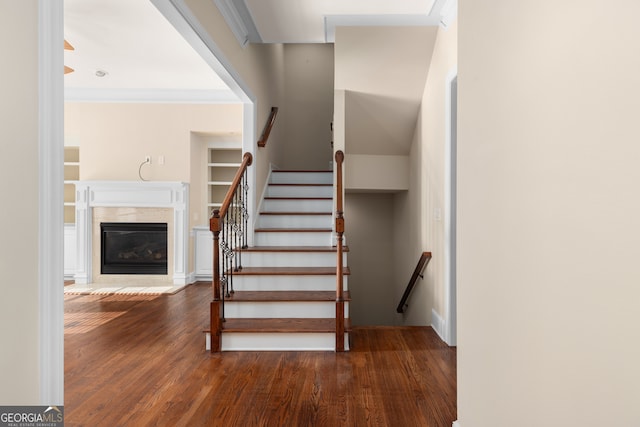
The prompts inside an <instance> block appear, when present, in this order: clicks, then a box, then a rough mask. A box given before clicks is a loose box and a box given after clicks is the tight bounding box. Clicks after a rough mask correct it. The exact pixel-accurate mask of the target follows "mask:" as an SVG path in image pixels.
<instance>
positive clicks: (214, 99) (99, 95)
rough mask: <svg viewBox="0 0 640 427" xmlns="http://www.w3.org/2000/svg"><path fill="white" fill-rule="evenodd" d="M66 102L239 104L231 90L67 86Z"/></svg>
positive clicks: (65, 92)
mask: <svg viewBox="0 0 640 427" xmlns="http://www.w3.org/2000/svg"><path fill="white" fill-rule="evenodd" d="M64 100H65V102H123V103H129V102H131V103H133V102H138V103H184V104H239V103H240V102H241V101H240V100H239V99H238V97H237V96H236V95H235V94H234V93H233V92H231V91H230V90H190V89H92V88H65V90H64Z"/></svg>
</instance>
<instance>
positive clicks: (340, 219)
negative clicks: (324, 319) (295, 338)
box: [335, 150, 344, 351]
mask: <svg viewBox="0 0 640 427" xmlns="http://www.w3.org/2000/svg"><path fill="white" fill-rule="evenodd" d="M335 159H336V227H335V228H336V230H335V231H336V253H337V260H336V261H337V262H336V265H337V267H336V351H344V289H343V288H344V287H343V280H344V276H343V275H344V268H343V265H342V254H343V242H342V238H343V235H344V216H343V214H344V211H343V205H342V204H343V203H342V191H343V186H342V163H343V162H344V153H343V152H342V151H339V150H338V151H337V152H336V156H335Z"/></svg>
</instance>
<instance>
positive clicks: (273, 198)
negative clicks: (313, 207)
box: [264, 196, 333, 200]
mask: <svg viewBox="0 0 640 427" xmlns="http://www.w3.org/2000/svg"><path fill="white" fill-rule="evenodd" d="M264 199H265V200H333V197H273V196H271V197H265V198H264Z"/></svg>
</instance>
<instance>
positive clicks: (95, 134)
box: [65, 102, 242, 226]
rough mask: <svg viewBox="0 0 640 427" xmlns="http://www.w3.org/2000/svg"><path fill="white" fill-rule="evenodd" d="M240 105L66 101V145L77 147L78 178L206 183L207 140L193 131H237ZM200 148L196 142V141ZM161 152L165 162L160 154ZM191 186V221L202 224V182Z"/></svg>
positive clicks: (238, 132)
mask: <svg viewBox="0 0 640 427" xmlns="http://www.w3.org/2000/svg"><path fill="white" fill-rule="evenodd" d="M241 132H242V106H241V105H239V104H236V105H228V104H227V105H224V104H220V105H218V104H209V105H207V104H129V103H126V104H124V103H77V102H67V103H65V144H66V145H76V146H79V147H80V179H82V180H130V181H139V180H140V178H139V176H138V171H139V169H140V164H141V163H142V162H143V161H144V159H145V156H146V155H150V156H151V157H152V163H151V164H150V165H144V166H142V168H141V169H140V171H141V175H142V177H143V178H144V179H146V180H149V181H183V182H191V180H192V178H193V179H196V178H197V177H200V178H201V179H204V181H205V182H206V179H207V178H206V177H207V174H206V171H203V170H201V169H202V168H203V167H204V162H202V161H201V159H200V160H198V161H197V162H195V163H194V162H193V160H195V159H194V158H196V157H198V156H202V155H206V149H204V147H206V140H204V139H201V138H198V137H197V136H194V135H193V133H196V134H198V133H200V134H202V133H210V134H213V133H215V134H219V135H224V134H232V133H233V134H236V135H237V134H240V133H241ZM198 141H199V142H201V145H203V147H196V146H194V144H196V145H197V142H198ZM160 156H164V164H162V165H161V164H160V162H159V158H160ZM200 184H201V183H200V182H194V183H193V186H192V187H191V188H190V197H191V204H190V206H189V208H190V215H191V221H190V224H191V226H193V225H199V224H204V223H206V221H205V212H206V209H205V204H204V203H206V199H204V198H203V196H202V193H203V187H202V186H201V185H200Z"/></svg>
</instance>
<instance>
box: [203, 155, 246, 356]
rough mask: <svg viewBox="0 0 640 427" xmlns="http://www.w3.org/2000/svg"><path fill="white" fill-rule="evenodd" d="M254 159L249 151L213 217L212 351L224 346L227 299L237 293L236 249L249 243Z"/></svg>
mask: <svg viewBox="0 0 640 427" xmlns="http://www.w3.org/2000/svg"><path fill="white" fill-rule="evenodd" d="M251 163H253V156H252V155H251V153H245V154H244V156H243V157H242V163H241V164H240V167H239V168H238V170H237V172H236V175H235V177H234V178H233V181H232V182H231V186H230V187H229V190H228V191H227V194H226V196H225V198H224V200H223V202H222V205H221V206H220V209H216V210H214V211H213V214H212V215H211V218H209V229H210V230H211V232H212V233H213V280H212V283H211V287H212V288H213V289H212V290H213V300H212V301H211V305H210V314H209V315H210V334H211V351H212V352H218V351H220V350H221V344H222V342H221V336H222V322H224V301H225V298H227V297H229V296H230V294H231V293H233V272H234V271H239V270H241V269H242V252H241V251H238V250H236V249H239V248H246V247H247V229H248V224H249V213H248V210H247V199H248V194H249V186H248V182H247V168H248V167H249V166H250V165H251Z"/></svg>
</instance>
